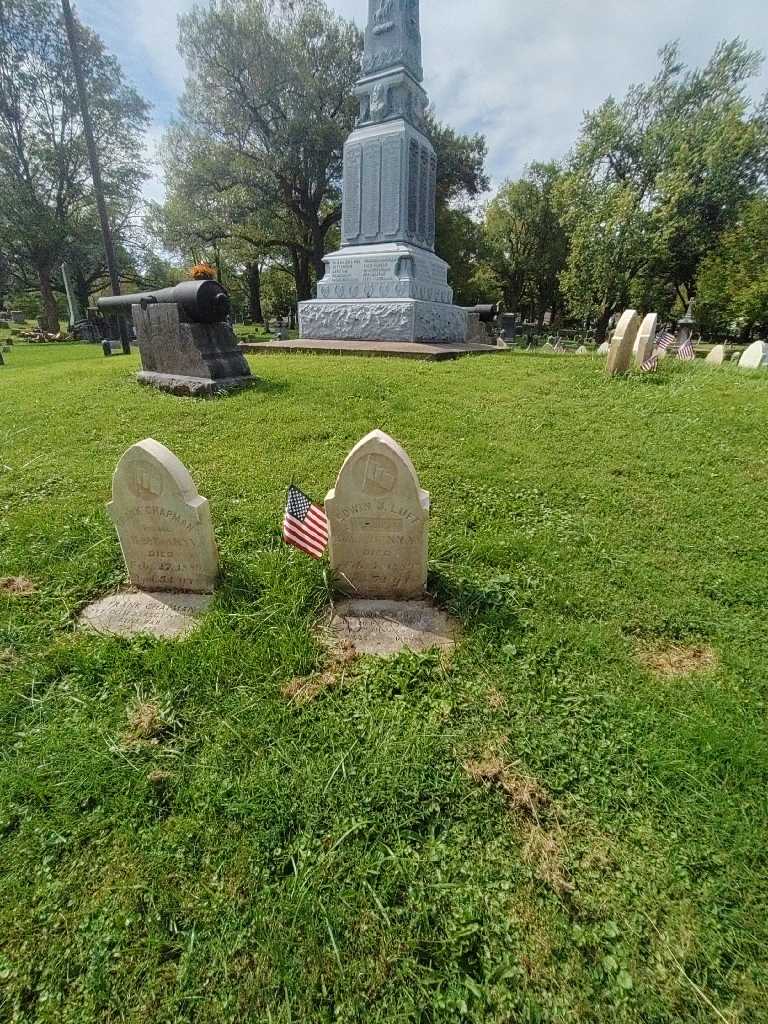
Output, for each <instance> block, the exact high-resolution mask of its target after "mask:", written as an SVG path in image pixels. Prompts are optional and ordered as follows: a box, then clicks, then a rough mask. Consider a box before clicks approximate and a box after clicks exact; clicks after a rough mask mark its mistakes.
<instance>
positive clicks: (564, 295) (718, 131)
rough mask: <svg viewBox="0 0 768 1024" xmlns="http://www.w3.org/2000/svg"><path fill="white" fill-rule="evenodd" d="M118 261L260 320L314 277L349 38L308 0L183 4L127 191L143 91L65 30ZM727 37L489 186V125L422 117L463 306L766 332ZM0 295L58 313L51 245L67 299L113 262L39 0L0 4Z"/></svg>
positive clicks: (741, 82) (761, 245) (753, 120)
mask: <svg viewBox="0 0 768 1024" xmlns="http://www.w3.org/2000/svg"><path fill="white" fill-rule="evenodd" d="M78 31H79V35H80V41H81V46H82V48H83V52H84V55H85V66H86V70H87V75H88V88H89V93H90V96H91V102H92V106H93V111H94V118H95V121H96V127H97V136H98V143H99V150H100V153H101V158H102V161H103V164H104V177H105V182H106V188H107V199H108V203H109V207H110V213H111V217H112V221H113V223H114V225H115V234H116V238H117V243H118V253H119V258H120V261H121V267H122V274H123V277H124V280H125V281H126V282H127V283H128V284H129V285H131V284H135V285H136V286H144V285H164V284H169V283H173V282H175V281H176V280H178V279H179V278H180V277H181V276H183V273H184V270H183V268H184V267H185V266H191V265H192V264H194V263H197V262H200V261H206V262H209V263H211V264H212V265H213V266H214V267H215V268H216V271H217V273H218V275H219V276H220V277H221V279H222V280H223V282H224V283H225V284H226V285H227V287H228V288H229V289H230V291H231V292H232V293H233V297H234V299H235V304H236V307H237V308H238V310H239V312H240V313H241V314H247V315H249V316H250V317H251V318H252V319H253V320H254V321H257V322H259V321H262V320H263V319H264V317H265V315H288V314H289V313H290V311H291V309H292V308H293V307H294V306H295V303H296V301H297V300H298V301H300V300H302V299H306V298H309V297H311V296H312V294H313V293H314V289H315V287H316V283H317V280H318V278H319V276H321V275H322V273H323V271H324V266H323V256H324V255H325V254H326V253H327V252H329V251H331V250H333V249H334V248H335V247H337V245H338V244H339V223H340V218H341V199H342V197H341V172H342V152H343V145H344V140H345V139H346V137H347V136H348V134H349V132H350V131H351V130H352V129H353V127H354V123H355V116H356V106H357V105H356V102H355V100H354V97H353V94H352V89H353V85H354V83H355V81H356V79H357V78H358V77H359V74H360V59H361V54H362V39H361V36H360V33H359V32H358V31H357V29H356V28H355V27H354V25H352V24H351V23H349V22H347V21H345V20H344V19H342V18H339V17H338V16H336V15H335V14H333V13H332V12H331V11H330V10H329V9H328V7H327V6H326V4H325V2H324V0H290V2H289V0H227V2H223V0H209V2H208V3H207V5H205V4H203V5H199V6H197V7H195V8H194V9H193V10H192V11H191V12H190V13H188V14H186V15H184V16H183V17H182V18H180V22H179V46H180V50H181V53H182V55H183V57H184V59H185V62H186V66H187V79H186V86H185V90H184V93H183V96H182V98H181V101H180V105H179V114H178V116H177V118H176V119H175V120H174V121H173V123H172V124H171V126H170V127H169V129H168V130H167V132H166V134H165V137H164V139H163V143H162V146H161V149H160V154H161V156H160V159H161V163H162V168H163V171H164V177H165V184H166V199H165V201H164V202H163V203H149V204H143V210H144V212H143V216H141V211H142V203H141V199H140V196H141V189H142V186H143V184H144V182H145V180H146V177H147V161H146V158H145V157H144V155H143V140H144V133H145V131H146V128H147V125H148V114H149V107H148V105H147V104H146V102H145V101H144V100H143V99H142V98H141V97H140V96H139V95H138V94H137V93H136V92H135V91H134V90H133V89H132V88H130V86H128V85H127V84H126V83H125V81H124V80H123V76H122V73H121V70H120V67H119V65H118V63H117V61H116V60H115V59H114V58H113V57H111V56H109V55H108V54H107V53H106V52H105V50H104V47H103V45H102V43H101V41H100V40H99V39H98V37H97V36H95V35H94V34H93V33H92V32H91V31H90V30H89V29H87V28H85V27H84V26H82V25H81V26H79V30H78ZM761 64H762V57H761V55H759V54H758V53H756V52H754V51H752V50H750V49H749V47H748V46H747V45H746V44H745V43H744V42H742V41H740V40H735V41H732V42H728V43H723V44H721V45H720V46H719V47H718V48H717V49H716V51H715V53H714V54H713V55H712V57H711V59H710V60H709V61H708V62H707V63H706V64H705V65H704V66H703V67H701V68H695V69H690V68H687V67H686V66H685V65H684V64H683V62H682V60H681V58H680V54H679V51H678V48H677V46H675V45H670V46H667V47H665V48H664V49H663V50H662V51H661V53H660V64H659V70H658V72H657V74H656V76H655V77H654V78H653V80H652V81H650V82H649V83H645V84H641V85H637V86H633V87H632V88H631V89H629V91H628V92H627V94H626V96H625V97H624V98H623V99H621V100H618V99H615V98H613V97H611V98H609V99H608V100H606V101H605V103H603V104H602V105H601V106H600V107H599V108H598V109H597V110H595V111H592V112H591V113H588V114H587V115H586V116H585V118H584V121H583V123H582V125H581V129H580V131H579V134H578V138H577V140H576V143H575V145H574V147H573V149H572V150H571V152H570V153H569V154H568V156H567V157H566V159H565V160H563V161H560V162H554V161H551V162H538V163H534V164H532V165H531V166H530V167H528V168H527V169H526V171H525V173H524V174H523V176H522V177H521V178H520V179H519V180H516V181H505V182H504V183H503V184H502V185H501V187H500V188H499V189H498V191H497V193H496V194H495V196H494V197H493V198H492V199H491V200H490V201H487V202H485V203H483V202H482V200H483V196H484V194H487V190H488V187H489V179H488V176H487V173H486V168H485V161H486V143H485V139H484V138H483V137H482V136H481V135H462V134H459V133H456V132H454V131H453V130H452V129H450V128H448V127H447V126H444V125H442V124H440V122H438V121H437V120H436V118H435V117H434V116H433V115H431V114H430V116H429V118H428V124H427V134H428V135H429V137H430V139H431V141H432V143H433V145H434V146H435V149H436V151H437V155H438V168H439V179H438V189H437V192H438V209H437V250H438V252H439V254H440V255H441V256H443V257H444V258H445V259H446V260H447V261H448V262H449V264H450V266H451V283H452V285H453V287H454V290H455V296H456V301H457V302H459V303H461V304H465V305H470V304H474V303H475V302H478V301H499V302H501V303H502V304H503V305H504V307H505V308H506V309H507V310H508V311H511V312H519V313H520V314H522V315H523V316H524V317H525V318H526V319H527V320H531V321H538V322H539V323H541V322H542V321H543V319H544V315H545V313H546V312H547V311H550V312H551V313H553V314H554V316H555V317H556V318H561V319H563V320H567V321H569V322H572V323H575V324H578V325H585V324H590V325H592V326H594V327H596V329H597V330H598V332H602V331H604V329H605V328H606V326H607V324H608V322H609V320H610V318H611V316H612V315H613V314H615V313H616V312H618V311H619V310H621V309H623V308H625V307H627V306H629V305H633V306H636V307H638V308H641V309H654V310H657V311H658V312H659V313H660V314H661V315H662V316H663V317H664V318H671V317H673V316H674V315H676V314H677V313H679V312H681V311H682V310H683V309H684V308H685V307H686V305H687V303H688V301H689V300H690V299H691V298H695V299H696V303H697V306H696V308H697V316H698V318H699V320H700V322H701V323H702V326H703V327H704V328H705V329H706V330H708V331H715V332H720V333H728V332H734V331H735V332H738V333H743V334H747V333H749V332H750V331H752V330H754V329H755V328H758V329H765V328H766V327H768V271H767V270H766V266H768V193H767V190H766V179H767V177H768V98H765V99H763V100H762V102H760V103H754V102H752V101H751V100H750V99H749V92H748V89H749V85H750V83H751V81H752V80H753V79H754V78H755V76H756V75H757V74H758V73H759V70H760V67H761ZM0 178H1V179H2V186H3V203H2V204H0V300H2V298H3V296H6V297H9V298H10V297H13V298H14V300H15V301H17V302H22V301H24V295H25V294H27V295H29V296H31V297H32V298H33V300H34V301H36V302H37V303H38V306H39V312H40V314H41V315H42V317H43V318H45V319H46V320H47V321H48V322H49V323H51V324H52V323H53V320H54V318H55V317H57V316H58V311H60V310H61V303H60V301H58V302H57V297H58V296H60V293H61V291H62V282H61V279H60V275H59V267H60V264H61V262H63V261H67V262H70V263H71V264H72V267H73V270H74V275H75V280H76V284H77V289H78V292H79V293H80V299H81V304H83V305H85V304H86V302H87V300H88V296H89V295H92V294H93V293H94V292H98V291H99V290H100V289H101V288H103V287H104V285H105V283H106V280H107V275H106V270H105V266H104V258H103V254H102V251H101V242H100V237H99V233H98V221H97V218H96V212H95V205H94V202H93V190H92V185H91V182H90V177H89V174H88V168H87V158H86V152H85V143H84V138H83V132H82V124H81V121H80V117H79V113H78V108H77V102H76V93H75V87H74V80H73V74H72V70H71V66H70V60H69V54H68V52H67V48H66V40H65V35H64V31H63V28H62V26H61V22H60V17H59V8H58V3H57V2H56V0H13V3H12V4H11V3H8V2H7V0H0Z"/></svg>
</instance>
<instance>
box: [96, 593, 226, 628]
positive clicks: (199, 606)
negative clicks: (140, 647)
mask: <svg viewBox="0 0 768 1024" xmlns="http://www.w3.org/2000/svg"><path fill="white" fill-rule="evenodd" d="M212 601H213V594H165V593H148V592H147V591H143V590H138V591H125V592H123V593H120V594H110V596H109V597H103V598H102V599H101V600H100V601H95V602H94V603H93V604H89V605H88V607H87V608H85V609H84V610H83V612H82V613H81V615H80V620H79V621H80V625H81V626H82V627H83V628H85V629H90V630H93V631H94V632H96V633H106V634H108V635H110V636H123V637H133V636H140V635H149V636H154V637H157V639H158V640H175V639H178V638H179V637H182V636H186V635H187V634H188V633H191V632H192V630H193V629H195V628H196V627H197V626H198V625H199V621H198V617H199V616H200V615H202V614H203V612H205V611H207V609H208V608H209V607H210V604H211V602H212Z"/></svg>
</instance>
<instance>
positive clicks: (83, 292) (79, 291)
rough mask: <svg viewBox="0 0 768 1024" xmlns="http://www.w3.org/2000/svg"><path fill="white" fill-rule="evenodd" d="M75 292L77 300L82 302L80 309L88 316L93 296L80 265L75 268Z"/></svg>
mask: <svg viewBox="0 0 768 1024" xmlns="http://www.w3.org/2000/svg"><path fill="white" fill-rule="evenodd" d="M75 294H76V295H77V301H78V302H79V303H80V311H81V312H82V314H83V316H88V306H89V305H90V302H91V296H90V294H89V292H88V282H87V281H86V280H85V275H84V274H83V272H82V270H81V269H80V267H76V268H75Z"/></svg>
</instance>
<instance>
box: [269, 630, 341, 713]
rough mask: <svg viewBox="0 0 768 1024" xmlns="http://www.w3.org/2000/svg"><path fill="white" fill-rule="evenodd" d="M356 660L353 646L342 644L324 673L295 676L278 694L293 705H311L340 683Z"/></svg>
mask: <svg viewBox="0 0 768 1024" xmlns="http://www.w3.org/2000/svg"><path fill="white" fill-rule="evenodd" d="M357 658H358V654H357V652H356V651H355V648H354V646H353V645H352V644H351V643H348V642H342V643H341V644H339V646H338V648H337V649H336V650H335V651H334V656H333V660H332V661H331V663H330V665H329V666H328V668H327V669H326V670H325V671H323V672H315V673H314V674H313V675H311V676H295V677H294V678H293V679H291V681H290V682H288V683H286V684H285V686H283V688H282V690H281V691H280V692H281V693H282V695H283V696H284V697H285V698H286V699H287V700H290V701H291V702H292V703H294V704H311V703H312V701H314V700H317V698H318V697H319V696H320V695H321V694H322V693H325V692H326V690H331V689H333V687H334V686H338V685H339V684H340V683H342V682H343V681H344V678H345V676H346V674H347V672H348V670H349V669H350V667H351V666H352V665H354V663H355V662H356V661H357Z"/></svg>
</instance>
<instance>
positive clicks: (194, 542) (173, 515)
mask: <svg viewBox="0 0 768 1024" xmlns="http://www.w3.org/2000/svg"><path fill="white" fill-rule="evenodd" d="M299 494H301V492H299ZM301 498H304V495H303V494H301ZM306 504H307V506H309V505H310V502H309V501H308V500H307V502H306ZM311 507H312V510H313V514H314V515H315V516H316V519H315V520H314V521H313V520H312V518H311V517H310V519H309V520H308V523H307V526H306V530H307V536H308V541H306V542H305V543H303V544H302V543H301V539H302V530H303V524H302V523H301V521H300V518H299V519H298V520H297V519H295V518H294V519H292V520H291V526H290V529H288V530H286V527H285V525H284V533H283V537H284V539H285V540H286V541H287V542H288V543H294V544H295V546H297V547H299V548H300V549H302V550H304V551H305V553H307V554H314V556H315V557H321V556H322V554H323V551H324V549H325V546H326V542H327V544H328V547H329V549H330V563H331V570H332V572H333V574H334V577H335V578H336V579H337V580H339V581H341V584H342V586H343V589H345V590H346V591H347V592H348V593H350V594H352V595H354V596H355V597H359V598H368V599H374V600H403V601H405V600H414V599H419V598H421V597H423V596H424V594H425V591H426V582H427V530H428V520H429V508H430V501H429V495H428V493H427V492H426V491H424V490H422V488H421V487H420V485H419V480H418V477H417V475H416V471H415V469H414V467H413V464H412V462H411V460H410V459H409V457H408V455H407V454H406V452H405V451H404V450H403V449H402V448H401V447H400V445H399V444H398V443H397V442H396V441H394V440H393V439H392V438H391V437H389V436H388V435H387V434H384V433H383V432H382V431H380V430H375V431H373V432H372V433H370V434H368V435H367V436H366V437H364V438H363V439H362V440H361V441H360V442H359V443H358V444H357V445H355V447H354V448H353V449H352V451H351V452H350V453H349V455H348V457H347V459H346V460H345V462H344V464H343V466H342V467H341V470H340V472H339V475H338V478H337V480H336V486H335V487H334V488H333V489H332V490H331V491H330V492H329V493H328V495H327V496H326V499H325V503H324V509H323V508H321V507H319V506H314V505H313V506H311ZM107 508H108V511H109V514H110V516H111V518H112V521H113V522H114V524H115V527H116V530H117V534H118V538H119V541H120V546H121V549H122V552H123V557H124V559H125V564H126V568H127V571H128V578H129V581H130V584H131V585H132V586H133V587H135V588H137V589H138V590H141V591H147V592H153V593H157V592H171V593H193V594H210V593H213V591H214V589H215V585H216V579H217V576H218V571H219V569H218V555H217V548H216V542H215V539H214V533H213V524H212V520H211V513H210V508H209V505H208V501H207V499H206V498H203V497H201V496H200V495H199V494H198V491H197V488H196V486H195V483H194V481H193V480H192V477H191V476H190V474H189V472H188V470H187V469H186V467H185V466H184V465H183V463H182V462H181V461H180V460H179V459H178V458H177V457H176V456H175V455H174V454H173V452H171V451H170V450H169V449H168V448H166V447H165V446H164V445H162V444H159V443H158V442H157V441H155V440H153V439H152V438H147V439H146V440H144V441H141V442H139V443H138V444H135V445H133V446H132V447H131V448H129V449H128V451H127V452H126V453H125V454H124V455H123V457H122V458H121V459H120V461H119V463H118V465H117V468H116V470H115V473H114V476H113V479H112V501H111V502H110V504H109V505H108V506H107ZM302 511H303V509H302ZM286 516H287V511H286ZM324 531H325V538H324V536H323V533H324Z"/></svg>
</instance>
